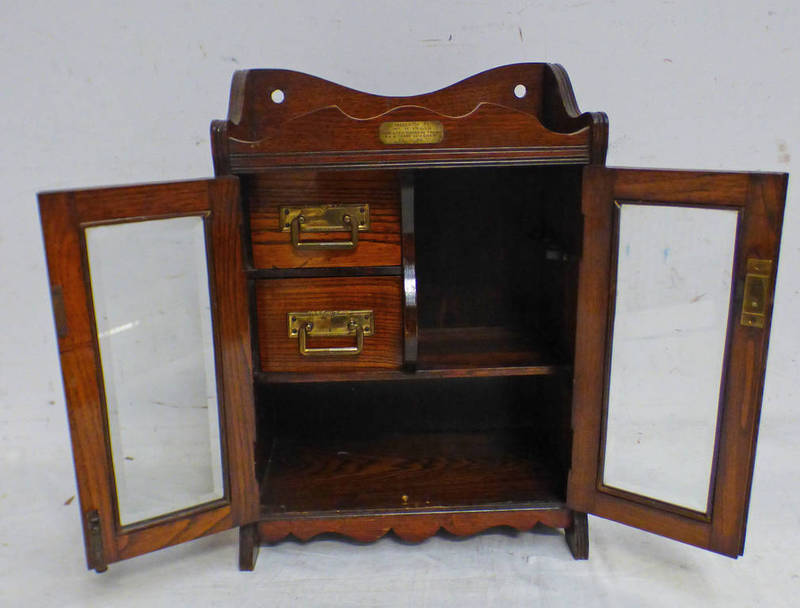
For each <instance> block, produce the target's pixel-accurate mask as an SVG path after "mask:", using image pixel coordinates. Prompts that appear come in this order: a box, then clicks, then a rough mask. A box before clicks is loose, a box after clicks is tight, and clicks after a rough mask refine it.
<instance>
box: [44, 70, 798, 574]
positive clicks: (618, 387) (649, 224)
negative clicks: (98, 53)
mask: <svg viewBox="0 0 800 608" xmlns="http://www.w3.org/2000/svg"><path fill="white" fill-rule="evenodd" d="M211 132H212V148H213V158H214V167H215V172H216V174H217V177H215V178H213V179H208V180H201V181H188V182H178V183H168V184H154V185H145V186H131V187H118V188H102V189H93V190H81V191H70V192H55V193H43V194H41V195H40V197H39V201H40V211H41V219H42V226H43V231H44V239H45V246H46V250H47V261H48V268H49V274H50V283H51V288H52V295H53V307H54V312H55V320H56V329H57V333H58V344H59V350H60V354H61V365H62V371H63V377H64V387H65V392H66V399H67V408H68V412H69V422H70V430H71V434H72V445H73V454H74V458H75V466H76V473H77V480H78V488H79V495H80V503H81V512H82V514H83V526H84V533H85V539H86V554H87V559H88V565H89V567H90V568H94V569H96V570H98V571H102V570H104V569H105V568H106V566H107V564H109V563H112V562H114V561H118V560H121V559H126V558H129V557H133V556H136V555H139V554H142V553H145V552H149V551H154V550H156V549H159V548H162V547H166V546H169V545H173V544H176V543H180V542H184V541H188V540H192V539H194V538H197V537H200V536H203V535H206V534H211V533H214V532H218V531H221V530H225V529H229V528H232V527H239V528H240V566H241V567H242V568H243V569H252V568H253V566H254V562H255V555H256V550H257V548H258V546H259V545H260V544H261V543H273V542H278V541H280V540H282V539H283V538H285V537H286V536H288V535H290V534H291V535H294V536H295V537H297V538H300V539H309V538H312V537H313V536H315V535H317V534H320V533H324V532H336V533H340V534H343V535H345V536H349V537H352V538H355V539H358V540H362V541H368V540H375V539H377V538H379V537H381V536H382V535H384V534H386V533H387V532H389V531H394V533H395V534H397V535H398V536H400V537H401V538H404V539H407V540H414V541H417V540H422V539H425V538H427V537H429V536H431V535H432V534H435V533H436V532H437V531H438V530H439V529H441V528H444V529H446V530H448V531H450V532H452V533H454V534H459V535H465V534H472V533H475V532H478V531H481V530H483V529H486V528H489V527H492V526H500V525H504V526H511V527H514V528H516V529H518V530H527V529H530V528H532V527H533V526H534V525H536V524H537V523H543V524H545V525H548V526H552V527H555V528H562V529H564V531H565V538H566V540H567V543H568V545H569V548H570V549H571V551H572V553H573V555H574V556H575V557H576V558H579V559H580V558H586V557H587V556H588V535H587V519H586V514H587V513H592V514H595V515H599V516H602V517H606V518H609V519H613V520H616V521H619V522H622V523H625V524H629V525H633V526H636V527H638V528H642V529H644V530H648V531H651V532H654V533H656V534H660V535H663V536H667V537H670V538H674V539H676V540H679V541H682V542H686V543H690V544H693V545H696V546H698V547H701V548H705V549H709V550H712V551H716V552H719V553H722V554H726V555H730V556H733V557H735V556H737V555H739V554H741V552H742V550H743V546H744V536H745V523H746V516H747V506H748V499H749V492H750V483H751V477H752V470H753V462H754V455H755V443H756V436H757V428H758V418H759V410H760V403H761V392H762V387H763V378H764V367H765V361H766V354H767V342H768V337H769V326H770V313H771V308H772V299H773V286H774V283H775V275H776V271H777V261H778V246H779V241H780V231H781V221H782V215H783V205H784V200H785V193H786V183H787V176H786V175H783V174H763V173H720V172H701V171H698V172H694V171H666V170H640V169H618V168H607V167H605V166H604V165H605V155H606V147H607V135H608V123H607V119H606V117H605V115H604V114H603V113H599V112H595V113H580V112H579V110H578V108H577V105H576V103H575V99H574V97H573V94H572V90H571V86H570V84H569V80H568V78H567V75H566V73H565V72H564V70H563V68H561V67H560V66H558V65H552V64H519V65H511V66H506V67H502V68H497V69H494V70H489V71H487V72H483V73H481V74H478V75H476V76H473V77H471V78H468V79H466V80H464V81H462V82H459V83H457V84H455V85H452V86H450V87H447V88H445V89H442V90H440V91H437V92H434V93H430V94H425V95H419V96H415V97H404V98H398V97H381V96H376V95H369V94H366V93H360V92H357V91H353V90H350V89H347V88H344V87H341V86H338V85H335V84H332V83H330V82H326V81H324V80H320V79H317V78H314V77H311V76H307V75H305V74H300V73H296V72H290V71H285V70H250V71H243V72H237V73H236V74H235V76H234V78H233V84H232V89H231V99H230V108H229V115H228V119H227V120H223V121H214V122H213V123H212V127H211Z"/></svg>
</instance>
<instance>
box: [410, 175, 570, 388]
mask: <svg viewBox="0 0 800 608" xmlns="http://www.w3.org/2000/svg"><path fill="white" fill-rule="evenodd" d="M580 175H581V174H580V167H508V168H500V167H486V168H471V169H440V170H428V171H417V172H415V174H414V200H415V205H414V206H415V209H414V219H415V222H414V228H415V230H414V236H415V244H416V261H417V266H416V276H417V294H418V308H419V361H418V368H419V369H423V370H424V369H437V368H464V369H467V370H468V369H470V368H489V369H491V368H512V371H513V373H519V374H525V373H539V370H538V369H537V368H538V367H540V366H558V365H571V363H572V341H573V338H572V336H573V334H574V322H575V298H576V294H577V259H578V258H577V254H578V253H579V252H578V246H579V245H578V244H579V242H580V229H581V226H580ZM513 368H516V369H513ZM529 368H530V369H529Z"/></svg>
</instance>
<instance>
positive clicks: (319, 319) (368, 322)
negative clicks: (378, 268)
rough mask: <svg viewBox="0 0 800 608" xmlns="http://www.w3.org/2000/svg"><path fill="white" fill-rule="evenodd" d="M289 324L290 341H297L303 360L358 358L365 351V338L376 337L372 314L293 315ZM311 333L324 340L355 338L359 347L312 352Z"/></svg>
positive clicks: (316, 313) (295, 313)
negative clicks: (328, 338) (309, 337)
mask: <svg viewBox="0 0 800 608" xmlns="http://www.w3.org/2000/svg"><path fill="white" fill-rule="evenodd" d="M287 321H288V326H289V337H290V338H297V339H298V348H299V351H300V354H301V355H302V356H304V357H314V356H322V357H340V356H346V357H355V356H357V355H359V354H361V351H362V350H364V337H365V336H372V335H374V334H375V328H374V325H373V315H372V311H371V310H322V311H310V312H290V313H289V314H288V316H287ZM311 333H313V335H315V336H319V337H322V338H324V337H341V336H353V335H355V338H356V345H355V346H333V347H319V348H312V347H309V346H308V335H309V334H311Z"/></svg>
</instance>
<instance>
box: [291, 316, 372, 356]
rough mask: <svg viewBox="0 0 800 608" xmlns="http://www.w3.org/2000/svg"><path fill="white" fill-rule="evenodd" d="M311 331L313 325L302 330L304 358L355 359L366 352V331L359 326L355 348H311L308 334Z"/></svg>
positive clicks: (301, 352)
mask: <svg viewBox="0 0 800 608" xmlns="http://www.w3.org/2000/svg"><path fill="white" fill-rule="evenodd" d="M309 331H311V324H310V323H306V324H305V325H303V326H302V327H301V328H300V340H299V342H298V343H299V345H300V354H301V355H303V356H304V357H338V356H348V357H355V356H356V355H360V354H361V351H362V350H364V329H363V328H362V327H361V326H360V325H359V326H358V327H356V328H355V331H356V345H355V346H326V347H321V348H319V347H317V348H310V347H309V346H308V332H309Z"/></svg>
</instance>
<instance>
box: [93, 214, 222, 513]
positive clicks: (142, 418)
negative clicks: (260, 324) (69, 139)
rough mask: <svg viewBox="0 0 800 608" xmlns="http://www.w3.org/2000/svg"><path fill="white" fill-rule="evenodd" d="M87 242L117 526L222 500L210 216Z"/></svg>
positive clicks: (111, 229) (137, 225) (134, 226)
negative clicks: (208, 252)
mask: <svg viewBox="0 0 800 608" xmlns="http://www.w3.org/2000/svg"><path fill="white" fill-rule="evenodd" d="M85 239H86V251H87V257H88V266H89V278H90V282H91V289H92V298H93V304H94V313H95V323H96V329H97V339H98V343H99V348H100V359H101V365H102V373H103V385H104V389H105V400H106V408H107V416H108V431H109V436H110V441H111V454H112V460H113V470H114V476H115V480H116V491H117V505H118V513H119V521H120V524H121V525H122V526H126V525H130V524H134V523H137V522H141V521H144V520H148V519H151V518H154V517H158V516H161V515H165V514H168V513H172V512H175V511H179V510H183V509H187V508H191V507H195V506H198V505H201V504H205V503H208V502H211V501H214V500H218V499H221V498H223V497H224V494H225V492H224V485H223V472H222V471H223V465H222V446H221V443H220V442H221V439H220V428H219V426H220V422H219V419H220V415H219V402H218V398H217V379H216V369H215V358H214V335H213V329H212V320H211V300H210V294H209V279H208V264H207V255H206V235H205V222H204V217H203V216H190V217H174V218H169V219H158V220H145V221H135V222H128V223H119V224H107V225H99V226H92V227H88V228H86V230H85Z"/></svg>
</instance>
